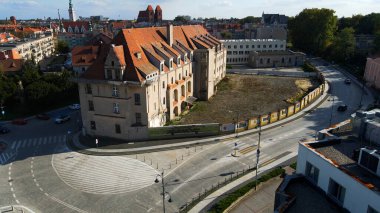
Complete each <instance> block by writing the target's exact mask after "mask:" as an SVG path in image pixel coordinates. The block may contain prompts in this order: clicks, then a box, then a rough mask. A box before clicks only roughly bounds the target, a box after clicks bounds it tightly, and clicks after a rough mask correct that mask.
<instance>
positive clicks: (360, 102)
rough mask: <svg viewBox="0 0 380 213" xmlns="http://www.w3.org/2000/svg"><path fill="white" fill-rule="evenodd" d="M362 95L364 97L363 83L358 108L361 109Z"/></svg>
mask: <svg viewBox="0 0 380 213" xmlns="http://www.w3.org/2000/svg"><path fill="white" fill-rule="evenodd" d="M363 95H364V81H362V93H361V95H360V102H359V108H361V107H362V101H363Z"/></svg>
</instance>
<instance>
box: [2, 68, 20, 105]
mask: <svg viewBox="0 0 380 213" xmlns="http://www.w3.org/2000/svg"><path fill="white" fill-rule="evenodd" d="M16 90H17V85H16V84H15V83H14V81H12V80H11V79H9V78H8V77H6V76H5V75H3V74H0V102H3V103H5V102H6V101H7V100H8V99H9V98H10V97H12V96H13V95H14V94H15V93H16Z"/></svg>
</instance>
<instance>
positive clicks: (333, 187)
mask: <svg viewBox="0 0 380 213" xmlns="http://www.w3.org/2000/svg"><path fill="white" fill-rule="evenodd" d="M328 194H329V195H330V196H332V197H333V198H335V199H336V200H337V201H339V202H340V203H341V204H343V202H344V196H345V194H346V188H344V187H343V186H341V185H340V184H339V183H337V182H336V181H335V180H333V179H331V178H330V182H329V193H328Z"/></svg>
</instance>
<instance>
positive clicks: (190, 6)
mask: <svg viewBox="0 0 380 213" xmlns="http://www.w3.org/2000/svg"><path fill="white" fill-rule="evenodd" d="M72 3H73V5H74V9H75V10H76V14H77V16H83V17H89V16H91V15H103V16H105V17H109V18H111V19H135V18H137V14H138V11H139V10H145V9H146V7H147V5H148V4H151V5H152V6H153V8H155V7H156V5H158V4H159V5H160V6H161V8H162V9H163V18H164V19H173V18H174V17H175V16H177V15H189V16H191V17H192V18H197V17H204V18H210V17H217V18H231V17H234V18H244V17H246V16H255V17H259V16H261V14H262V12H263V11H264V12H265V13H280V14H285V15H287V16H294V15H297V14H298V13H299V12H301V11H302V10H303V9H304V8H323V7H324V8H329V9H333V10H335V11H336V15H337V16H338V17H343V16H344V17H349V16H352V15H353V14H362V15H365V14H369V13H372V12H380V0H351V1H348V0H190V1H189V0H156V1H152V0H72ZM0 5H1V8H0V19H5V18H8V19H9V17H10V16H16V18H17V19H30V18H44V17H46V18H47V17H51V18H57V17H58V15H57V9H59V10H60V13H61V17H63V18H68V11H67V10H68V5H69V0H0Z"/></svg>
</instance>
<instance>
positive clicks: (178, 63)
mask: <svg viewBox="0 0 380 213" xmlns="http://www.w3.org/2000/svg"><path fill="white" fill-rule="evenodd" d="M180 64H181V58H180V57H178V58H177V65H180Z"/></svg>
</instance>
